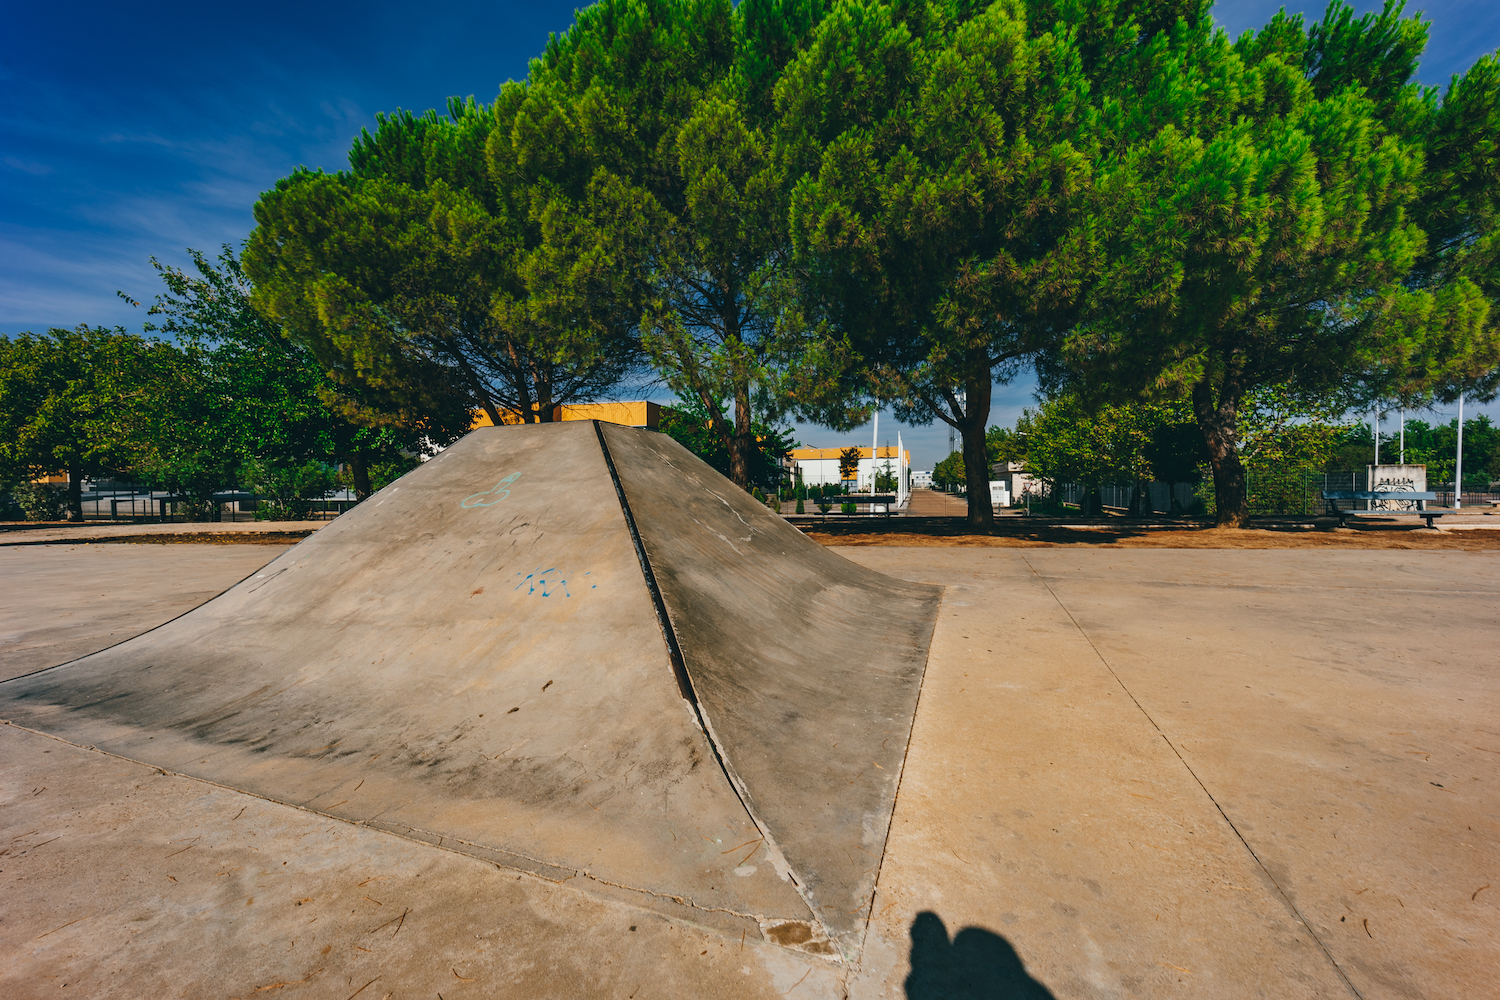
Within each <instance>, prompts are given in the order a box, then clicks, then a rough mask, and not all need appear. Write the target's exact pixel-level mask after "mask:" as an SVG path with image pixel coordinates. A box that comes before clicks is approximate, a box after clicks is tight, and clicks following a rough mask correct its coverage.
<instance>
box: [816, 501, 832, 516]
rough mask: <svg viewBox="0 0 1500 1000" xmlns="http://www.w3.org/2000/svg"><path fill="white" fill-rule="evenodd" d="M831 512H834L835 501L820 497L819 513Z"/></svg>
mask: <svg viewBox="0 0 1500 1000" xmlns="http://www.w3.org/2000/svg"><path fill="white" fill-rule="evenodd" d="M830 510H833V501H832V500H829V499H828V498H827V497H818V512H819V513H822V514H827V513H828V512H829V511H830Z"/></svg>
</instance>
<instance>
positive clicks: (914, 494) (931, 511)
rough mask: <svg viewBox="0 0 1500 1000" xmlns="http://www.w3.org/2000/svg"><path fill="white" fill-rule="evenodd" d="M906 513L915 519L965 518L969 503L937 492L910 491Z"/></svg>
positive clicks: (948, 494) (960, 498)
mask: <svg viewBox="0 0 1500 1000" xmlns="http://www.w3.org/2000/svg"><path fill="white" fill-rule="evenodd" d="M906 513H908V514H912V515H914V516H917V517H967V516H968V514H969V501H968V500H966V499H964V498H962V497H956V496H953V495H952V494H950V493H939V492H938V491H937V490H912V491H911V502H910V503H908V504H907V506H906Z"/></svg>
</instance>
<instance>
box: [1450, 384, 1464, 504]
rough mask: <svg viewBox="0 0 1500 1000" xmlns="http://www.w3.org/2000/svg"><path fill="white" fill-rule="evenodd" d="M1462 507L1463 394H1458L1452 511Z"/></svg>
mask: <svg viewBox="0 0 1500 1000" xmlns="http://www.w3.org/2000/svg"><path fill="white" fill-rule="evenodd" d="M1463 505H1464V394H1463V393H1459V394H1458V454H1457V455H1456V456H1455V458H1454V462H1453V509H1454V510H1458V509H1459V508H1461V507H1463Z"/></svg>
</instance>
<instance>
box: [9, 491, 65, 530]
mask: <svg viewBox="0 0 1500 1000" xmlns="http://www.w3.org/2000/svg"><path fill="white" fill-rule="evenodd" d="M10 495H11V497H12V498H14V500H15V504H16V506H17V507H19V508H20V509H21V512H22V514H23V515H24V516H25V518H26V520H28V521H61V520H62V519H63V515H64V514H66V513H67V511H68V490H67V487H65V486H61V485H59V484H57V483H21V484H19V485H17V486H16V487H15V488H14V489H12V490H11V492H10Z"/></svg>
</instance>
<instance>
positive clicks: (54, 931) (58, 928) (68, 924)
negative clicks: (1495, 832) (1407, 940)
mask: <svg viewBox="0 0 1500 1000" xmlns="http://www.w3.org/2000/svg"><path fill="white" fill-rule="evenodd" d="M167 878H172V876H170V875H168V876H167ZM173 881H174V882H175V881H176V879H173ZM1474 895H1476V896H1477V895H1479V893H1477V892H1476V893H1474ZM87 919H88V917H74V918H73V919H72V920H69V921H68V922H67V923H65V924H63V925H62V927H54V928H52V929H51V930H50V931H48V932H47V933H46V934H43V935H42V936H41V937H35V938H32V940H33V941H40V940H41V939H42V938H44V937H47V936H48V935H50V934H56V933H57V932H58V931H60V930H62V929H63V927H71V926H73V925H74V924H76V923H78V921H80V920H87Z"/></svg>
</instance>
